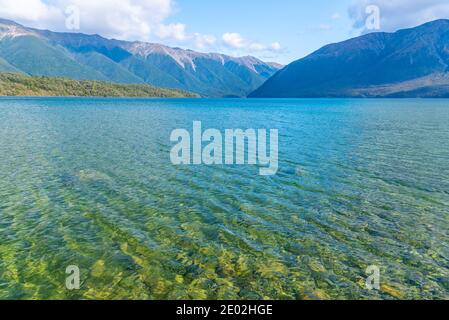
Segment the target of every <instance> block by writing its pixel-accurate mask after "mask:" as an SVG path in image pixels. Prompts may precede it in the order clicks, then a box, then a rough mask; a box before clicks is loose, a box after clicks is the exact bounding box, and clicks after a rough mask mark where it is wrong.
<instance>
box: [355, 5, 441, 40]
mask: <svg viewBox="0 0 449 320" xmlns="http://www.w3.org/2000/svg"><path fill="white" fill-rule="evenodd" d="M372 5H374V6H377V7H378V8H379V10H380V30H381V31H388V32H392V31H396V30H398V29H404V28H410V27H415V26H418V25H421V24H423V23H425V22H429V21H433V20H437V19H446V18H447V17H449V1H448V0H413V1H410V0H394V1H392V0H354V2H353V4H352V5H351V6H350V7H349V10H348V11H349V16H350V18H351V19H352V21H353V26H354V28H356V29H360V30H361V31H362V32H363V33H365V32H367V31H369V30H366V27H365V22H366V19H367V17H368V14H367V13H366V8H367V7H368V6H372Z"/></svg>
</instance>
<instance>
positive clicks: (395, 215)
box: [0, 98, 449, 299]
mask: <svg viewBox="0 0 449 320" xmlns="http://www.w3.org/2000/svg"><path fill="white" fill-rule="evenodd" d="M195 120H200V121H202V124H203V128H217V129H219V130H224V129H227V128H230V129H232V128H241V129H246V128H255V129H258V128H268V129H270V128H271V129H278V130H279V171H278V173H277V174H276V175H274V176H268V177H264V176H260V175H259V168H258V167H257V166H246V165H245V166H205V165H198V166H174V165H172V164H171V162H170V150H171V148H172V146H173V144H172V143H171V142H170V133H171V131H172V130H174V129H176V128H186V129H191V128H192V122H193V121H195ZM448 230H449V101H448V100H199V99H198V100H194V99H192V100H132V99H120V100H118V99H76V98H70V99H66V98H64V99H62V98H61V99H59V98H36V99H34V98H28V99H13V98H11V99H9V98H4V99H0V299H65V298H72V299H78V298H80V299H119V298H127V299H206V298H208V299H265V298H272V299H335V298H340V299H364V298H365V299H368V298H374V299H377V298H381V299H401V298H403V299H409V298H426V299H427V298H430V299H443V298H445V299H449V231H448ZM69 265H75V266H78V267H79V269H80V272H81V289H80V290H74V291H69V290H67V289H66V287H65V281H66V277H67V274H66V272H65V271H66V267H67V266H69ZM373 265H374V266H378V267H379V268H380V272H381V279H380V280H381V281H380V284H381V288H380V290H371V291H370V290H367V288H366V285H365V279H366V277H367V275H366V269H367V267H368V266H373Z"/></svg>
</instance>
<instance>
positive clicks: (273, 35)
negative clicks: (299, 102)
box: [171, 0, 356, 63]
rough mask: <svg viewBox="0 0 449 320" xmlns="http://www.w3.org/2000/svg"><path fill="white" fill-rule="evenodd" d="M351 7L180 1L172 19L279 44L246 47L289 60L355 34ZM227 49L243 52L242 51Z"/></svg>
mask: <svg viewBox="0 0 449 320" xmlns="http://www.w3.org/2000/svg"><path fill="white" fill-rule="evenodd" d="M349 5H350V0H339V1H329V0H314V1H298V0H282V1H280V0H278V1H257V0H244V1H242V0H227V1H203V0H179V1H178V10H177V11H176V13H175V14H174V15H173V16H172V17H171V19H172V21H177V20H178V21H183V23H185V24H186V25H188V26H189V29H192V30H201V31H202V32H203V33H210V34H214V35H223V34H225V33H229V32H231V33H239V34H240V35H241V36H242V37H243V38H245V39H248V41H254V42H257V43H261V44H271V43H275V42H278V43H279V44H280V45H281V49H280V50H277V51H278V52H276V51H267V52H257V50H255V51H256V52H251V50H248V51H250V52H249V54H255V55H258V56H259V57H261V58H263V59H268V60H270V59H271V60H276V61H279V62H282V63H287V62H290V61H293V60H295V59H297V58H298V57H302V56H304V55H306V54H308V53H311V52H312V51H314V50H316V49H318V48H319V47H321V46H323V45H325V44H327V43H329V42H335V41H340V40H344V39H347V38H348V37H351V36H354V35H356V34H355V33H354V30H353V29H352V23H351V21H350V19H349V18H348V14H347V11H348V6H349ZM227 49H228V50H229V52H230V53H235V54H239V53H240V54H245V52H242V51H244V50H232V48H227Z"/></svg>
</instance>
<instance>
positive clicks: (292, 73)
mask: <svg viewBox="0 0 449 320" xmlns="http://www.w3.org/2000/svg"><path fill="white" fill-rule="evenodd" d="M250 97H255V98H257V97H259V98H260V97H264V98H275V97H283V98H314V97H403V98H407V97H413V98H415V97H449V20H436V21H433V22H429V23H426V24H424V25H421V26H418V27H415V28H410V29H404V30H399V31H397V32H395V33H384V32H377V33H370V34H366V35H363V36H360V37H357V38H354V39H350V40H347V41H344V42H341V43H336V44H330V45H327V46H325V47H323V48H321V49H319V50H318V51H316V52H314V53H312V54H311V55H309V56H307V57H305V58H303V59H300V60H297V61H295V62H293V63H291V64H289V65H288V66H286V67H285V68H283V69H282V70H280V71H278V72H277V73H276V74H275V75H274V76H273V77H271V78H270V79H269V80H267V81H266V82H265V83H264V84H263V85H262V86H261V87H260V88H258V89H257V90H255V91H254V92H253V93H252V94H250Z"/></svg>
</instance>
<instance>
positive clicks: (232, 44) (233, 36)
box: [222, 32, 282, 52]
mask: <svg viewBox="0 0 449 320" xmlns="http://www.w3.org/2000/svg"><path fill="white" fill-rule="evenodd" d="M222 40H223V43H224V45H225V46H227V47H229V48H231V49H240V50H243V49H244V50H248V51H250V52H257V51H274V52H275V51H280V50H281V49H282V47H281V44H280V43H279V42H273V43H271V44H268V45H267V44H263V43H260V42H256V41H251V40H248V39H245V38H244V37H243V36H242V35H241V34H240V33H236V32H228V33H225V34H223V36H222Z"/></svg>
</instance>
